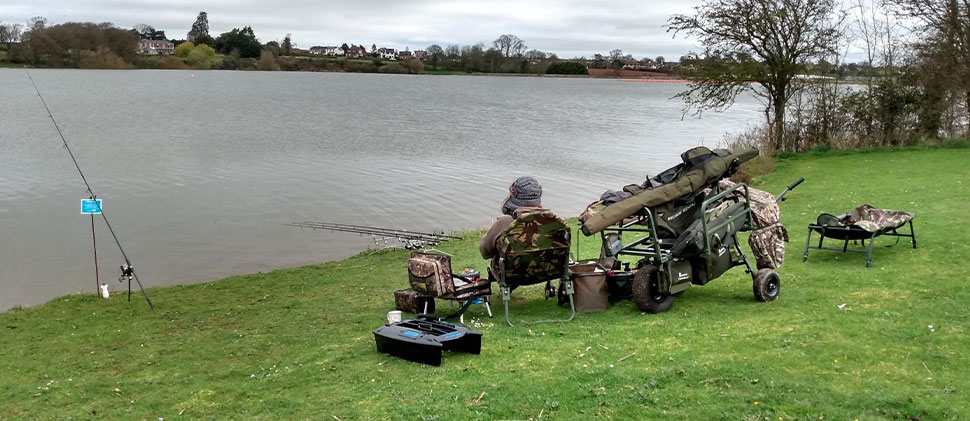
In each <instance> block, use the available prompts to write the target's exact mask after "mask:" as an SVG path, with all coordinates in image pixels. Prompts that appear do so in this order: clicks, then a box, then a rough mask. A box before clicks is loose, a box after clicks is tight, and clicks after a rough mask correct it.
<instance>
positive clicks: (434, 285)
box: [408, 252, 455, 299]
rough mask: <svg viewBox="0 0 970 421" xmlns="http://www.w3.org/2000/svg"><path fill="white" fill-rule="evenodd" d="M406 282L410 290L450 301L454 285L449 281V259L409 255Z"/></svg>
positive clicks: (436, 255)
mask: <svg viewBox="0 0 970 421" xmlns="http://www.w3.org/2000/svg"><path fill="white" fill-rule="evenodd" d="M408 281H409V282H410V283H411V289H413V290H415V291H418V292H420V293H422V294H425V295H430V296H432V297H435V298H442V299H452V297H453V296H454V295H455V283H454V282H453V281H452V280H451V259H450V258H449V257H448V256H444V255H439V254H427V253H418V252H413V253H411V258H410V259H408Z"/></svg>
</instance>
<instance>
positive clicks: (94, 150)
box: [0, 69, 763, 311]
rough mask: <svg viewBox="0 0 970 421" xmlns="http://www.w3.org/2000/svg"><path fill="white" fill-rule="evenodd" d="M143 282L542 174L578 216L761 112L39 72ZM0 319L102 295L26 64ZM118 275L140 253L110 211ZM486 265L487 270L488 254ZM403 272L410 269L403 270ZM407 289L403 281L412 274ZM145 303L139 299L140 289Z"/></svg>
mask: <svg viewBox="0 0 970 421" xmlns="http://www.w3.org/2000/svg"><path fill="white" fill-rule="evenodd" d="M30 73H31V75H32V76H33V78H34V80H35V82H36V83H37V86H38V88H39V89H40V91H41V94H42V95H43V97H44V99H45V100H46V101H47V104H48V106H49V107H50V109H51V111H52V113H53V115H54V118H55V119H56V120H57V123H58V124H59V126H60V128H61V130H62V132H63V133H64V136H65V137H66V139H67V142H68V144H69V145H70V147H71V149H72V150H73V152H74V154H75V156H76V158H77V161H78V163H79V164H80V166H81V169H82V170H83V171H84V174H85V176H86V177H87V179H88V181H89V182H90V184H91V186H92V189H93V190H94V192H95V193H96V194H97V195H98V196H99V198H101V199H103V200H104V205H103V206H104V211H105V213H106V214H107V216H108V218H109V221H110V222H111V225H112V227H113V228H114V230H115V232H116V233H117V235H118V238H119V240H120V241H121V244H122V245H123V246H124V247H125V251H126V252H127V254H128V256H129V258H130V259H131V262H132V264H133V265H134V267H135V268H136V270H137V273H138V275H139V277H140V279H141V280H142V282H143V283H144V284H145V286H146V287H149V286H158V285H172V284H179V283H189V282H199V281H205V280H215V279H219V278H222V277H225V276H228V275H233V274H243V273H251V272H257V271H267V270H271V269H274V268H280V267H288V266H298V265H306V264H312V263H319V262H324V261H329V260H335V259H340V258H344V257H347V256H351V255H353V254H356V253H358V252H360V251H362V250H365V249H367V248H368V247H374V242H373V240H372V239H371V238H369V237H360V236H358V235H356V234H348V233H329V232H322V231H311V230H303V229H298V228H292V227H286V226H284V225H283V224H285V223H287V222H291V221H303V220H313V221H327V222H337V223H348V224H361V225H373V226H381V227H389V228H401V229H409V230H415V231H430V230H444V231H446V232H450V231H455V230H466V229H477V228H485V227H487V226H488V225H489V224H490V223H491V221H492V220H493V219H494V218H495V217H496V216H497V215H498V213H499V205H500V202H501V201H502V199H503V198H504V197H505V196H506V195H507V193H508V185H509V183H511V181H512V180H514V179H515V178H516V177H517V176H519V175H525V174H530V175H534V176H535V177H536V178H538V179H539V181H540V183H541V184H542V185H543V192H544V196H543V203H544V205H546V206H547V207H550V208H551V209H552V210H554V211H556V212H557V213H559V214H560V215H562V216H564V217H573V216H576V215H578V214H579V213H580V212H581V211H582V210H583V209H584V208H585V206H586V205H587V204H589V203H590V202H592V201H594V200H596V199H597V198H598V197H599V195H600V194H601V193H602V192H603V191H605V190H606V189H618V188H619V187H621V186H622V185H624V184H629V183H639V182H641V181H642V180H643V179H644V176H645V175H646V174H655V173H656V172H658V171H659V170H663V169H665V168H667V167H670V166H673V165H675V164H676V163H677V162H679V154H680V153H681V152H683V151H684V150H686V149H688V148H690V147H693V146H697V145H706V146H709V147H714V146H718V145H719V144H720V143H721V142H722V141H723V139H724V136H725V134H727V133H736V132H739V131H741V130H743V129H745V128H746V127H748V126H751V125H755V124H758V123H759V122H760V119H761V118H763V117H762V116H763V114H762V113H761V106H760V104H759V103H757V102H756V101H755V100H754V99H751V98H742V99H740V100H739V101H738V103H736V104H735V106H734V107H733V108H731V109H730V110H728V111H727V112H724V113H705V114H704V116H703V118H700V119H698V118H695V117H691V116H688V117H687V118H683V119H682V116H681V108H682V104H681V102H680V101H678V100H670V99H669V98H670V97H672V96H673V95H675V94H676V93H677V92H679V91H681V90H682V89H684V87H685V86H686V85H684V84H681V83H631V82H624V81H619V80H607V79H577V78H545V77H544V78H535V77H485V76H480V77H479V76H406V75H377V74H343V73H282V72H242V71H235V72H232V71H229V72H223V71H200V72H192V71H173V70H163V71H152V70H138V71H111V70H31V72H30ZM0 92H2V96H0V285H2V286H3V293H2V294H0V311H2V310H6V309H9V308H11V307H13V306H17V305H34V304H38V303H42V302H44V301H47V300H49V299H51V298H54V297H57V296H61V295H64V294H69V293H76V292H89V293H94V292H95V280H94V275H95V274H94V265H93V256H92V254H93V251H92V244H91V243H92V241H91V221H90V217H88V216H82V215H81V214H80V199H82V198H86V197H87V193H86V190H85V186H84V183H83V182H82V181H81V178H80V177H79V176H78V173H77V170H76V169H75V168H74V164H73V163H72V162H71V158H70V156H69V155H68V153H67V151H66V150H65V149H64V146H63V144H62V143H61V140H60V137H59V136H58V134H57V131H56V129H55V128H54V125H53V124H52V123H51V121H50V118H49V117H48V116H47V113H46V111H45V110H44V107H43V105H42V104H41V101H40V99H39V98H38V96H37V94H36V92H35V91H34V88H33V86H32V85H31V83H30V81H29V79H28V78H27V73H26V72H25V71H24V70H22V69H0ZM95 229H96V232H97V246H98V261H99V271H100V274H101V278H102V280H106V281H107V282H108V284H109V285H110V286H111V288H112V289H113V290H115V291H120V290H121V289H122V285H121V284H119V283H118V281H117V278H118V267H119V266H120V265H121V264H122V263H124V259H123V258H122V257H121V254H120V252H119V251H118V248H117V246H116V245H115V244H114V242H113V240H112V239H111V236H110V233H109V232H108V230H107V228H106V227H105V225H104V223H103V221H101V220H100V218H98V219H95ZM482 266H483V267H484V262H483V264H482ZM403 270H404V268H402V273H403ZM402 282H403V281H402ZM139 299H140V298H139Z"/></svg>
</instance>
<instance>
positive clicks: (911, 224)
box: [909, 219, 916, 248]
mask: <svg viewBox="0 0 970 421" xmlns="http://www.w3.org/2000/svg"><path fill="white" fill-rule="evenodd" d="M909 235H910V237H909V239H910V240H912V241H913V248H916V231H913V220H912V219H910V220H909Z"/></svg>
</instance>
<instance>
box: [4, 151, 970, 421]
mask: <svg viewBox="0 0 970 421" xmlns="http://www.w3.org/2000/svg"><path fill="white" fill-rule="evenodd" d="M968 160H970V150H967V149H946V150H943V149H941V150H910V151H898V152H873V153H860V154H852V155H844V156H829V157H824V158H802V159H788V160H784V161H781V162H780V163H779V168H778V171H777V172H776V173H773V174H770V175H768V176H764V177H762V178H761V179H759V180H757V182H756V183H755V184H756V185H757V187H759V188H763V189H766V190H769V191H772V192H777V191H779V190H780V189H781V188H782V187H783V186H784V185H786V184H788V183H789V182H791V181H792V180H793V179H795V178H796V177H799V176H801V177H805V178H806V182H805V183H804V184H802V185H801V186H800V187H798V189H796V190H795V191H794V192H793V193H792V194H791V195H790V196H789V200H788V201H787V202H785V204H784V207H783V213H784V216H783V222H784V223H785V225H786V226H787V227H788V228H789V230H790V234H791V243H789V248H788V260H787V263H786V265H785V266H784V267H782V268H781V269H780V270H779V273H780V274H781V276H782V291H781V297H780V298H779V300H778V301H775V302H773V303H769V304H764V303H759V302H757V301H755V300H754V298H753V296H752V292H751V282H750V278H749V277H748V276H747V275H745V274H744V272H743V270H741V269H740V268H737V269H734V270H732V271H731V272H729V273H728V274H726V275H725V276H723V277H722V278H720V279H717V280H715V281H714V282H712V283H711V284H708V285H707V286H704V287H698V288H692V289H691V290H688V291H687V292H686V293H685V294H683V295H682V296H680V297H678V299H677V302H676V303H675V304H674V307H673V308H672V309H671V311H669V312H667V313H664V314H659V315H646V314H641V313H640V312H638V311H636V309H635V307H634V306H633V304H632V303H631V302H622V303H620V304H618V305H615V306H613V307H611V308H610V309H609V311H607V312H604V313H596V314H581V315H578V316H577V318H576V320H575V321H573V322H571V323H564V324H535V325H531V326H530V325H528V324H527V323H526V321H527V320H535V319H540V318H549V317H559V316H565V313H566V312H565V311H564V310H563V309H561V308H559V307H557V306H556V305H555V303H553V302H551V301H544V300H542V299H541V298H540V297H541V290H540V288H539V287H535V288H526V289H524V290H517V291H516V292H515V294H514V298H515V299H514V302H513V319H514V320H515V321H518V322H519V323H520V324H519V325H518V326H517V327H515V328H509V327H507V326H505V325H504V323H503V321H502V319H501V315H500V313H498V310H499V309H498V307H499V306H498V305H496V317H495V318H493V319H489V318H487V317H484V310H483V309H482V308H479V307H476V308H473V309H472V310H471V312H470V314H471V315H472V317H473V319H474V321H473V323H475V324H476V325H478V326H480V330H482V331H483V332H484V335H485V336H484V340H483V348H482V354H481V355H477V356H476V355H465V354H447V355H445V358H444V362H443V364H442V366H441V367H430V366H425V365H419V364H415V363H410V362H407V361H403V360H399V359H395V358H392V357H388V356H386V355H382V354H378V353H377V352H376V351H375V347H374V339H373V335H372V334H371V330H372V329H374V328H376V327H378V326H379V325H381V323H382V321H383V320H384V317H385V313H386V312H387V311H388V310H391V309H392V308H393V300H392V295H391V293H392V291H393V290H395V289H400V288H404V287H405V285H406V283H407V281H406V269H405V260H406V258H407V255H408V254H407V252H405V251H401V250H394V251H385V252H381V253H379V254H361V255H359V256H357V257H354V258H352V259H348V260H345V261H340V262H334V263H327V264H321V265H315V266H307V267H301V268H294V269H286V270H279V271H274V272H272V273H268V274H254V275H248V276H240V277H233V278H228V279H223V280H220V281H216V282H210V283H206V284H197V285H188V286H178V287H169V288H152V289H150V290H149V293H150V294H151V296H152V298H153V300H154V302H155V303H156V306H157V308H158V309H157V311H155V312H151V311H149V310H148V306H147V305H146V304H145V303H144V301H143V300H141V298H140V297H136V300H135V301H132V302H131V303H127V302H125V301H124V300H123V298H122V297H121V296H120V295H118V296H115V297H112V298H111V299H110V300H108V301H100V300H96V299H95V298H94V297H92V296H69V297H65V298H61V299H57V300H53V301H51V302H49V303H47V304H45V305H41V306H37V307H33V308H28V309H18V310H13V311H10V312H7V313H3V314H0V355H2V356H3V358H0V418H25V419H34V418H84V419H88V418H101V419H152V420H157V419H159V418H165V419H167V420H171V419H182V418H185V419H196V418H209V419H224V418H246V419H253V418H256V419H259V418H262V419H276V418H301V419H339V420H354V419H407V420H411V419H440V420H454V419H530V418H531V419H590V418H604V419H659V418H667V417H671V419H766V420H784V419H813V420H814V419H838V420H854V419H859V420H871V419H923V420H935V419H947V418H958V419H963V418H967V417H970V398H968V395H967V394H968V391H970V380H968V377H970V353H968V350H970V336H968V328H970V326H968V321H970V320H968V314H970V309H968V303H970V292H968V289H967V288H966V284H967V281H968V275H967V273H966V268H967V267H968V264H967V260H968V258H970V245H968V241H967V240H968V239H967V235H966V233H967V229H966V222H967V220H968V219H967V216H966V208H967V205H968V199H967V197H970V169H968V166H967V165H966V162H968ZM637 177H638V176H637V175H633V174H631V182H633V181H636V180H635V179H636V178H637ZM610 187H612V188H616V187H617V186H604V189H606V188H610ZM862 203H870V204H872V205H874V206H876V207H885V208H893V209H905V210H911V211H915V212H917V214H918V216H917V218H916V233H917V239H918V242H919V248H918V249H916V250H913V249H912V248H911V247H909V245H908V244H907V243H905V242H900V244H899V245H897V246H895V247H891V248H887V247H883V246H885V245H888V244H891V243H892V241H890V240H889V239H887V238H882V239H880V240H877V241H878V243H877V250H876V251H875V253H874V259H873V265H872V267H871V268H868V269H866V268H865V267H864V265H865V256H864V255H859V254H850V255H842V254H841V253H836V252H823V251H816V252H814V253H813V254H812V255H811V258H810V260H809V261H808V262H807V263H803V262H802V261H801V254H802V250H803V247H804V241H805V235H806V229H805V226H806V224H807V223H808V222H810V221H813V220H814V218H815V216H816V215H818V213H820V212H830V213H840V212H843V211H846V210H848V209H850V208H852V207H854V206H857V205H859V204H862ZM319 235H322V236H323V235H327V234H323V233H320V234H319ZM584 240H586V242H584V243H583V245H582V246H581V248H580V252H581V255H582V256H584V257H588V256H592V255H593V254H594V253H595V247H596V246H595V245H594V244H593V239H585V238H584ZM477 241H478V233H471V234H468V235H467V236H466V237H465V239H463V240H461V241H454V242H450V243H446V244H443V245H442V246H441V248H442V249H443V250H444V251H447V252H449V253H454V254H455V265H456V266H459V267H460V266H462V265H474V266H477V267H479V268H484V266H485V263H484V261H483V260H481V259H480V258H478V257H477V246H476V244H477ZM746 249H747V248H746ZM148 281H149V282H150V280H148ZM495 290H496V291H497V288H495ZM493 298H494V301H496V302H500V301H501V300H500V298H499V297H498V296H494V297H493ZM439 306H444V307H447V303H444V302H440V301H439ZM466 321H468V319H466ZM930 326H932V328H931V327H930ZM631 355H632V356H631ZM624 358H625V359H624ZM621 360H622V361H621ZM483 393H484V394H483Z"/></svg>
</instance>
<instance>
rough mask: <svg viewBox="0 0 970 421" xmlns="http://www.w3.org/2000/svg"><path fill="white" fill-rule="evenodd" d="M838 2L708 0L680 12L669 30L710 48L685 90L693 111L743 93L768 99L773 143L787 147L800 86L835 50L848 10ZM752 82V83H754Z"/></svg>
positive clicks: (725, 102)
mask: <svg viewBox="0 0 970 421" xmlns="http://www.w3.org/2000/svg"><path fill="white" fill-rule="evenodd" d="M838 6H839V2H838V1H836V0H708V1H706V2H705V3H704V4H703V5H701V6H698V7H696V8H695V12H696V13H695V14H694V15H693V16H687V15H675V16H673V17H671V18H670V20H669V21H668V24H667V30H668V31H673V32H674V34H675V35H676V34H678V33H681V32H683V33H685V34H686V35H687V36H689V37H696V38H698V40H699V41H700V43H701V45H702V46H703V47H704V55H705V57H704V59H703V60H699V61H698V62H697V63H696V65H697V66H698V69H697V70H698V76H695V77H693V78H692V79H693V81H692V82H691V84H690V85H689V86H688V88H687V90H686V91H685V92H682V93H680V94H679V95H678V97H680V98H681V99H683V100H684V101H685V104H686V107H687V108H686V109H685V111H686V110H689V109H691V108H696V109H697V111H698V112H700V111H702V110H705V109H724V108H727V107H730V106H731V104H733V102H734V98H735V97H737V95H739V94H741V93H743V92H749V91H750V92H753V93H754V94H755V95H757V96H758V97H760V98H762V99H763V100H764V102H765V116H766V118H767V121H768V126H769V132H770V135H771V140H772V143H773V146H774V148H776V149H778V150H784V149H785V144H784V124H785V110H786V106H787V104H788V100H789V99H790V98H791V97H792V95H793V94H794V93H795V92H796V91H797V90H798V89H799V88H800V86H803V85H800V84H793V83H792V81H793V80H794V79H795V77H796V76H797V75H798V74H800V73H802V72H803V71H804V69H805V67H806V65H807V64H808V63H809V62H810V61H811V60H813V59H818V58H822V57H824V56H826V55H828V54H833V53H834V50H835V49H836V47H837V42H838V37H839V34H840V31H841V25H842V22H843V21H844V19H845V16H844V14H839V13H837V12H836V10H837V9H838ZM752 82H753V83H752Z"/></svg>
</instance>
